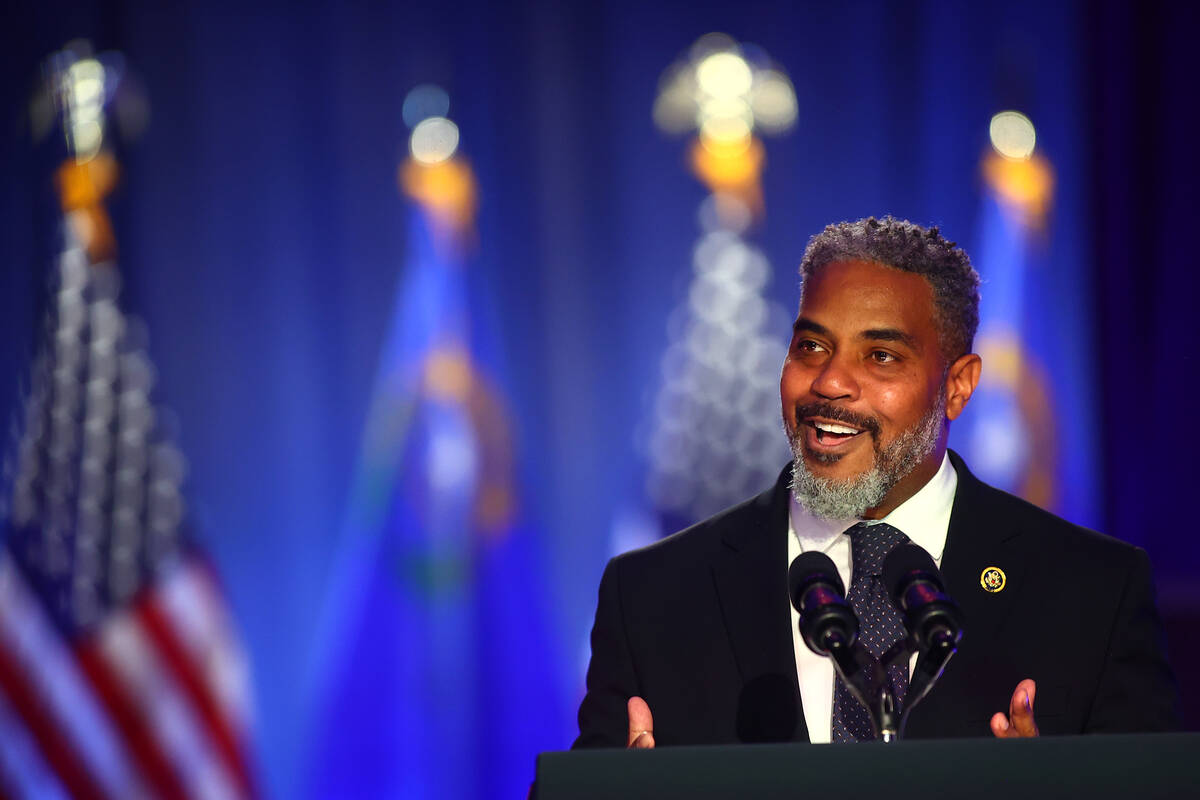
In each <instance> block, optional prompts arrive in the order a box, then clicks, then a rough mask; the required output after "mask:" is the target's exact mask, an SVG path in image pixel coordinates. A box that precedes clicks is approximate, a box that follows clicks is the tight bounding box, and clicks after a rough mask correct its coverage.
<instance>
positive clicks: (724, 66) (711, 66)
mask: <svg viewBox="0 0 1200 800" xmlns="http://www.w3.org/2000/svg"><path fill="white" fill-rule="evenodd" d="M696 83H698V84H699V86H700V90H701V91H703V92H706V93H707V94H709V95H712V96H713V97H715V98H719V99H726V98H736V97H741V96H743V95H745V94H749V92H750V87H751V86H752V85H753V84H754V75H753V74H752V73H751V72H750V65H749V64H747V63H746V61H745V59H743V58H742V57H741V56H740V55H738V54H737V53H732V52H722V53H713V54H712V55H710V56H708V57H706V58H705V59H704V60H703V61H701V62H700V63H699V64H697V65H696Z"/></svg>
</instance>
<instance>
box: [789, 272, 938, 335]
mask: <svg viewBox="0 0 1200 800" xmlns="http://www.w3.org/2000/svg"><path fill="white" fill-rule="evenodd" d="M800 314H801V315H802V316H805V317H809V318H811V319H812V320H813V321H814V322H819V323H820V324H822V325H824V326H825V327H828V328H830V329H831V330H834V331H836V332H839V333H843V334H847V335H853V334H855V333H858V332H859V331H862V330H867V329H875V328H899V329H900V330H903V331H905V332H906V333H909V334H912V335H914V336H916V337H918V338H925V337H927V336H930V337H933V338H934V339H936V337H937V327H936V323H935V321H934V301H933V287H932V286H930V285H929V281H928V280H926V279H925V278H924V277H923V276H921V275H917V274H916V273H913V272H905V271H903V270H899V269H894V268H892V267H886V266H883V265H882V264H875V263H872V262H867V261H834V262H831V263H829V264H826V265H825V266H823V267H820V268H818V269H817V271H816V272H815V273H814V274H813V275H811V276H810V277H809V278H808V280H806V281H805V283H804V296H803V299H802V300H801V303H800Z"/></svg>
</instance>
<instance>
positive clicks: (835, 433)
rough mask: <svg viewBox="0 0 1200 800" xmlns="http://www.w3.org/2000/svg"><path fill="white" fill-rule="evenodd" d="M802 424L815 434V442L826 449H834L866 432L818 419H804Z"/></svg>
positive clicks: (839, 423)
mask: <svg viewBox="0 0 1200 800" xmlns="http://www.w3.org/2000/svg"><path fill="white" fill-rule="evenodd" d="M804 424H805V425H807V426H809V427H810V428H812V429H813V430H814V431H815V432H816V440H817V442H818V443H819V444H822V445H824V446H826V447H836V446H837V445H840V444H843V443H845V442H849V441H850V440H851V439H853V438H855V437H856V436H858V435H860V434H862V433H865V432H866V431H864V430H863V429H862V428H856V427H854V426H853V425H846V424H844V423H841V422H826V421H825V420H819V419H806V420H804Z"/></svg>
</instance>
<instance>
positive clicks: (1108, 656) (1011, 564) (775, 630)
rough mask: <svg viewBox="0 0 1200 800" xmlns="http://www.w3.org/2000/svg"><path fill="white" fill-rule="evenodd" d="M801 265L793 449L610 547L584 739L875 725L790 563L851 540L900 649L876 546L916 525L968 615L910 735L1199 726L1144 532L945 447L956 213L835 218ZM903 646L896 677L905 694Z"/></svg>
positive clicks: (956, 271)
mask: <svg viewBox="0 0 1200 800" xmlns="http://www.w3.org/2000/svg"><path fill="white" fill-rule="evenodd" d="M800 272H801V280H802V285H801V303H800V313H799V316H798V317H797V319H796V322H795V325H794V329H793V337H792V342H791V347H790V349H789V352H788V355H787V358H786V360H785V361H784V364H783V372H782V376H781V379H780V396H781V400H782V407H783V423H784V429H785V431H786V433H787V435H788V438H789V440H790V442H791V445H792V450H793V454H794V459H793V462H792V464H791V465H790V466H789V467H788V468H787V469H785V470H784V472H783V474H782V475H781V476H780V479H779V481H778V483H777V484H776V486H775V487H774V488H773V489H771V490H768V491H766V492H764V493H763V494H761V495H759V496H758V497H756V498H753V499H751V500H749V501H747V502H745V503H743V504H741V505H739V506H735V507H734V508H731V509H729V510H727V511H724V512H722V513H720V514H718V515H717V516H715V517H712V518H711V519H708V520H706V521H704V522H701V523H699V524H697V525H695V526H693V527H692V528H689V529H688V530H686V531H683V532H682V533H679V534H676V535H675V536H672V537H669V538H667V539H664V540H662V541H660V542H658V543H656V544H654V545H652V546H650V547H646V548H643V549H642V550H638V551H634V552H631V553H626V554H624V555H622V556H619V557H617V558H615V559H613V560H612V561H611V562H610V563H609V565H608V567H607V569H606V570H605V573H604V578H603V579H602V581H601V584H600V595H599V604H598V607H597V611H596V622H595V627H594V628H593V631H592V661H591V664H590V666H589V669H588V678H587V687H588V690H587V696H586V697H585V698H584V700H583V703H582V705H581V706H580V709H579V727H580V735H579V738H578V739H577V740H576V742H575V746H576V747H584V746H630V747H653V746H655V745H656V744H660V745H667V744H717V743H732V742H757V741H813V742H828V741H831V740H832V741H854V740H858V739H863V738H868V737H869V736H870V731H869V727H867V728H865V727H864V726H865V725H868V724H869V720H866V718H865V717H863V716H861V714H862V712H861V707H857V706H856V704H854V703H853V701H852V700H851V699H850V698H849V695H848V693H847V692H846V690H845V689H844V687H841V686H839V685H838V682H837V681H836V680H835V677H834V672H833V668H832V666H831V664H830V663H829V661H828V660H827V659H823V658H821V657H819V656H816V655H815V654H813V653H811V652H809V651H808V649H807V648H806V647H805V646H804V645H803V643H802V642H801V640H800V636H799V634H798V632H797V625H796V622H797V615H796V613H795V611H794V610H792V609H791V607H790V603H789V602H788V597H787V588H786V576H787V568H788V565H789V563H790V562H791V561H792V559H794V558H795V557H796V556H797V555H798V554H799V553H800V552H803V551H807V550H813V549H816V550H820V551H823V552H826V553H827V554H829V556H830V557H831V558H832V559H833V560H834V562H835V564H837V565H838V568H839V571H840V572H841V574H842V578H843V581H844V582H845V584H846V586H848V587H850V588H849V592H848V595H849V597H850V599H851V602H852V603H853V604H854V606H855V610H856V611H857V612H858V614H859V616H860V619H862V621H863V626H864V637H863V638H864V639H866V638H869V639H871V640H872V641H871V644H872V645H878V648H877V649H875V650H872V654H873V655H874V656H876V657H878V656H879V655H880V654H881V652H882V651H883V650H885V649H886V648H887V646H888V645H890V644H891V643H893V642H894V641H895V640H896V639H898V638H902V636H903V631H902V628H897V627H896V626H898V625H899V622H898V621H897V617H896V614H897V612H896V611H895V610H894V609H892V608H891V607H890V603H888V602H887V601H886V600H881V599H880V598H881V595H880V592H881V591H882V589H881V586H880V584H881V581H880V579H879V578H878V577H877V573H878V558H876V559H875V561H874V562H871V560H870V559H871V558H874V557H881V556H882V555H883V554H884V553H885V552H886V551H887V550H888V549H889V548H891V547H893V546H894V545H895V543H897V542H900V541H904V540H910V541H912V542H914V543H916V544H918V545H920V546H922V547H924V548H925V549H926V550H927V551H929V553H930V554H931V555H932V556H933V558H934V560H935V561H936V562H937V563H938V565H939V567H940V568H941V570H942V573H943V576H944V578H945V582H946V588H947V591H948V593H949V594H950V595H951V596H952V597H954V598H955V599H956V600H957V601H958V603H959V605H960V606H961V608H962V612H963V616H964V618H965V631H966V632H965V636H964V639H963V641H962V643H961V645H960V648H959V652H958V654H957V655H956V656H955V657H954V658H953V659H952V660H951V662H950V664H949V666H948V667H947V669H946V671H945V673H944V675H943V676H942V679H941V681H940V682H939V683H938V685H936V686H935V687H934V689H933V691H932V692H931V693H930V694H929V696H928V697H927V698H925V700H923V701H922V703H921V704H920V705H919V706H917V707H916V708H914V710H913V712H912V714H911V716H910V717H909V720H908V726H907V732H906V733H907V736H908V737H909V738H916V737H948V736H986V735H988V734H989V732H990V734H991V735H993V736H997V737H1014V736H1036V735H1038V734H1039V730H1040V732H1041V733H1054V734H1069V733H1086V732H1093V731H1094V732H1104V731H1139V730H1169V729H1172V728H1175V727H1177V726H1178V712H1177V707H1178V702H1177V698H1176V690H1175V686H1174V680H1173V677H1172V676H1171V673H1170V669H1169V667H1168V666H1167V663H1166V661H1165V658H1164V655H1163V652H1162V647H1161V643H1160V639H1161V637H1160V626H1159V621H1158V616H1157V612H1156V611H1155V608H1154V601H1153V592H1152V589H1151V582H1150V572H1149V564H1148V561H1147V559H1146V555H1145V553H1144V552H1143V551H1141V550H1140V549H1137V548H1134V547H1131V546H1129V545H1127V544H1124V543H1122V542H1119V541H1117V540H1115V539H1111V538H1108V537H1105V536H1102V535H1100V534H1097V533H1095V532H1092V531H1089V530H1086V529H1083V528H1080V527H1077V526H1075V525H1072V524H1070V523H1068V522H1066V521H1064V520H1062V519H1059V518H1057V517H1055V516H1053V515H1051V514H1049V513H1047V512H1045V511H1042V510H1040V509H1038V508H1036V507H1034V506H1032V505H1030V504H1028V503H1025V502H1024V501H1022V500H1019V499H1017V498H1015V497H1012V496H1010V495H1007V494H1005V493H1003V492H1000V491H998V490H996V489H993V488H991V487H989V486H987V485H985V484H983V483H981V482H980V481H979V480H978V479H976V478H975V477H974V476H972V475H971V473H970V471H969V470H968V469H967V467H966V465H965V464H964V463H963V461H962V459H961V458H960V457H958V455H957V454H955V453H953V452H950V451H948V450H947V448H946V440H947V436H948V434H949V425H950V422H951V421H952V420H955V419H957V418H958V416H959V415H960V414H961V413H962V412H963V409H964V408H965V407H966V405H967V403H968V401H969V400H970V399H971V395H972V393H973V392H974V390H975V387H976V386H977V385H978V382H979V376H980V371H981V367H982V365H981V361H980V358H979V356H978V355H975V354H974V353H972V352H971V347H972V342H973V339H974V335H975V330H976V328H977V326H978V318H979V314H978V307H979V293H978V286H979V276H978V275H977V273H976V272H975V270H974V268H973V267H972V266H971V264H970V261H969V259H968V258H967V255H966V254H965V253H964V252H963V251H962V250H961V249H959V248H957V247H956V246H955V245H954V243H952V242H948V241H946V240H945V239H944V238H942V236H941V235H940V234H939V233H938V231H937V229H936V228H933V229H928V230H927V229H924V228H921V227H919V226H917V225H913V224H912V223H909V222H904V221H900V220H895V219H892V218H890V217H888V218H885V219H882V220H876V219H874V218H871V219H866V220H860V221H858V222H854V223H841V224H838V225H831V226H829V227H827V228H826V229H825V230H824V231H823V232H822V233H820V234H818V235H817V236H815V237H813V239H812V241H811V242H810V243H809V246H808V248H807V250H806V251H805V254H804V258H803V260H802V261H801V265H800ZM872 554H873V555H872ZM855 572H859V573H860V574H859V575H857V576H856V575H855V574H854V573H855ZM856 578H857V581H858V582H857V583H856V582H855V581H856ZM872 597H874V598H875V601H879V602H875V601H873V600H872V599H871V598H872ZM883 606H887V608H886V609H884V608H883ZM889 615H890V616H889ZM876 617H879V620H877V619H876ZM889 625H890V626H891V627H890V628H889V627H888V626H889ZM880 626H882V627H880ZM888 631H890V633H889V632H888ZM897 631H899V632H897ZM903 661H904V659H897V662H899V663H894V664H893V666H892V667H890V668H889V670H888V678H887V680H889V682H891V684H892V687H893V689H894V690H896V691H897V693H898V694H901V695H902V694H903V691H904V688H905V686H906V682H907V676H908V670H907V669H905V666H906V665H905V664H904V663H903ZM910 664H911V662H910Z"/></svg>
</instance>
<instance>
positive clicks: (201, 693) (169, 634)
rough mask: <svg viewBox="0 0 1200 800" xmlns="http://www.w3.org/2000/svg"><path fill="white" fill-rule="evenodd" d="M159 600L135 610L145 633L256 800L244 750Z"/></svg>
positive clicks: (148, 599) (151, 598)
mask: <svg viewBox="0 0 1200 800" xmlns="http://www.w3.org/2000/svg"><path fill="white" fill-rule="evenodd" d="M156 599H157V598H156V593H154V592H148V593H146V594H145V595H144V596H143V597H142V598H141V599H140V600H139V601H138V603H137V604H136V606H135V612H136V613H137V615H138V619H139V620H140V621H141V623H142V627H143V629H144V630H145V631H146V633H147V634H149V636H150V639H151V641H152V642H153V643H154V644H155V646H157V648H158V651H159V654H160V655H161V656H162V657H163V660H165V661H166V663H167V664H168V665H169V666H170V668H171V670H172V672H173V673H174V674H175V678H176V680H178V681H179V683H180V685H181V686H182V688H183V690H184V694H185V695H186V696H187V697H188V699H189V700H190V701H191V703H192V705H193V707H194V709H195V710H196V711H197V712H198V713H199V715H200V717H201V718H202V719H203V720H204V723H205V725H206V727H207V730H208V732H209V734H210V735H211V736H212V738H213V740H214V743H215V744H216V746H217V749H218V750H219V751H220V753H221V756H222V757H223V759H224V761H225V765H226V767H227V768H228V769H229V771H230V772H231V773H232V774H233V775H234V777H235V778H236V780H237V782H238V786H239V787H240V789H241V791H242V794H243V795H244V796H246V797H255V796H256V792H255V791H254V786H253V781H252V780H251V777H250V771H249V770H248V769H247V768H246V762H245V760H244V759H243V758H242V751H241V747H240V745H239V743H238V740H237V737H236V736H235V735H234V732H233V728H232V727H231V726H230V725H229V721H228V719H226V718H225V716H224V715H223V714H222V713H221V710H220V708H218V706H217V702H216V698H214V697H213V695H212V693H211V692H210V691H209V689H208V687H207V686H206V685H205V683H204V681H203V680H202V679H201V677H200V674H199V673H198V671H197V670H196V668H195V665H194V664H193V663H192V661H191V659H190V658H189V657H188V655H187V653H186V652H184V649H183V645H182V643H181V642H180V641H179V639H178V638H177V637H176V636H175V632H174V630H172V628H171V626H170V625H169V624H168V622H167V620H166V618H165V617H164V615H163V613H162V611H161V610H160V609H159V608H158V606H157V605H156V602H155V601H156Z"/></svg>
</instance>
